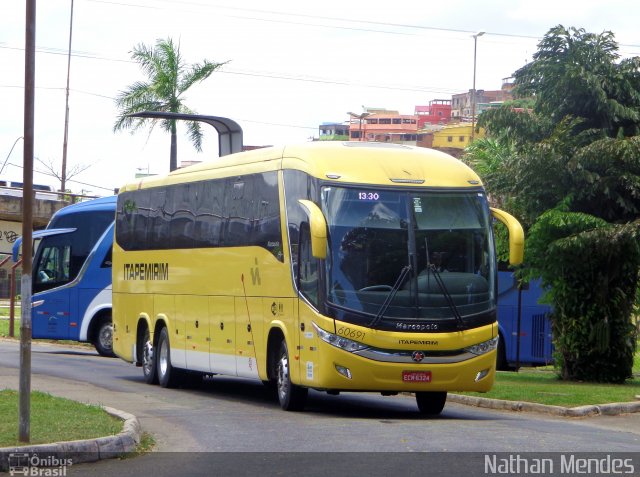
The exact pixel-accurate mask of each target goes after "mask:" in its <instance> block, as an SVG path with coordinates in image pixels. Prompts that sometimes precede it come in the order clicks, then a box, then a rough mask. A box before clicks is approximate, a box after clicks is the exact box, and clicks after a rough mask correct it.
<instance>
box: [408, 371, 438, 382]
mask: <svg viewBox="0 0 640 477" xmlns="http://www.w3.org/2000/svg"><path fill="white" fill-rule="evenodd" d="M402 381H403V382H405V383H430V382H431V371H402Z"/></svg>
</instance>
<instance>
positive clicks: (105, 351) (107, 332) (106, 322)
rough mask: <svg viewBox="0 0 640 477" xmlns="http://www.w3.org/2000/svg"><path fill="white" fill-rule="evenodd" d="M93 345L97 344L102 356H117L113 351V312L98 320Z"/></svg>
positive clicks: (97, 349) (96, 346)
mask: <svg viewBox="0 0 640 477" xmlns="http://www.w3.org/2000/svg"><path fill="white" fill-rule="evenodd" d="M93 346H95V348H96V351H97V352H98V354H99V355H100V356H105V357H108V358H113V357H115V353H114V352H113V324H112V322H111V314H108V315H106V316H103V317H102V318H100V321H98V325H97V327H96V333H95V338H94V341H93Z"/></svg>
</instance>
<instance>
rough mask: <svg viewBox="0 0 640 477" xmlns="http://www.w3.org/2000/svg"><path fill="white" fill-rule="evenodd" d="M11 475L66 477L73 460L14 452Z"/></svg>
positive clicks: (10, 460) (10, 468) (10, 467)
mask: <svg viewBox="0 0 640 477" xmlns="http://www.w3.org/2000/svg"><path fill="white" fill-rule="evenodd" d="M8 462H9V474H10V475H12V476H13V475H27V476H34V477H36V476H37V477H64V476H66V475H67V467H71V466H72V465H73V461H72V459H61V458H59V457H56V456H52V455H48V456H46V457H45V456H39V455H38V454H35V453H29V452H12V453H10V454H9V459H8Z"/></svg>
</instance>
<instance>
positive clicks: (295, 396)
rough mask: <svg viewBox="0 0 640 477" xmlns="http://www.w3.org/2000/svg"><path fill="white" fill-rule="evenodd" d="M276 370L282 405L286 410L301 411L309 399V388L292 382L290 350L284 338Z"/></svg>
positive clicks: (279, 397) (279, 398)
mask: <svg viewBox="0 0 640 477" xmlns="http://www.w3.org/2000/svg"><path fill="white" fill-rule="evenodd" d="M276 371H277V373H276V385H277V389H278V401H279V402H280V407H281V408H282V409H284V410H285V411H301V410H302V409H303V408H304V405H305V403H306V401H307V394H308V389H307V388H303V387H300V386H297V385H296V384H293V383H292V382H291V376H290V372H289V350H288V349H287V343H286V342H285V341H284V340H282V343H281V344H280V353H279V355H278V362H277V364H276Z"/></svg>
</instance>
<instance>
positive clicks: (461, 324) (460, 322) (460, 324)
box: [427, 263, 464, 330]
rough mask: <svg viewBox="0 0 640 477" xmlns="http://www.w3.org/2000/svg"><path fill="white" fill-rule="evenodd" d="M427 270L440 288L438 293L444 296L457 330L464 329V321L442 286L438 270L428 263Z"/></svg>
mask: <svg viewBox="0 0 640 477" xmlns="http://www.w3.org/2000/svg"><path fill="white" fill-rule="evenodd" d="M427 270H428V271H430V272H432V273H433V277H434V278H435V279H436V283H437V284H438V287H439V288H440V291H441V292H442V295H443V296H444V299H445V301H446V302H447V305H448V306H449V309H451V311H452V312H453V316H454V317H455V319H456V321H457V322H458V329H459V330H462V329H464V320H463V319H462V316H460V312H459V311H458V307H457V306H456V304H455V303H454V301H453V297H452V296H451V293H449V290H448V289H447V286H446V285H445V284H444V281H442V277H441V276H440V272H439V271H438V269H437V268H436V266H435V265H434V264H433V263H429V264H428V265H427Z"/></svg>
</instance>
